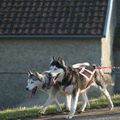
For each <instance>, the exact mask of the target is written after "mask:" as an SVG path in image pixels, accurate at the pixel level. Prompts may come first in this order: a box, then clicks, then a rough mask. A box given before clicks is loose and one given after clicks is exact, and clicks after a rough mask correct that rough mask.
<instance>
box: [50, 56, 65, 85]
mask: <svg viewBox="0 0 120 120" xmlns="http://www.w3.org/2000/svg"><path fill="white" fill-rule="evenodd" d="M65 69H66V65H65V62H64V60H63V59H62V58H60V57H58V59H55V58H54V57H52V59H51V62H50V67H49V71H50V73H51V75H52V76H53V78H54V79H53V82H54V83H55V82H56V81H59V82H62V80H63V77H64V74H65Z"/></svg>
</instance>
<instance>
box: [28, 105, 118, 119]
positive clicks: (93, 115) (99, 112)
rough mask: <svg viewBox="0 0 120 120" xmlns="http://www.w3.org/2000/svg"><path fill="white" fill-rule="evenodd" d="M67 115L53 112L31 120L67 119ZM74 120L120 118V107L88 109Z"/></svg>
mask: <svg viewBox="0 0 120 120" xmlns="http://www.w3.org/2000/svg"><path fill="white" fill-rule="evenodd" d="M65 116H66V114H57V115H55V114H52V115H44V116H40V117H38V118H35V119H29V120H65ZM72 120H120V107H115V108H114V110H112V111H109V110H108V109H107V108H105V109H94V110H87V111H85V112H84V113H81V114H77V115H75V117H74V118H73V119H72Z"/></svg>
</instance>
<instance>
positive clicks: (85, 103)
mask: <svg viewBox="0 0 120 120" xmlns="http://www.w3.org/2000/svg"><path fill="white" fill-rule="evenodd" d="M81 96H82V99H83V105H82V107H81V108H80V110H79V111H78V112H84V110H85V108H86V106H87V104H88V106H89V107H90V104H89V101H88V97H87V94H86V91H85V92H83V93H81Z"/></svg>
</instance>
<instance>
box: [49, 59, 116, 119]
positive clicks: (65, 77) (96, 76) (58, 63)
mask: <svg viewBox="0 0 120 120" xmlns="http://www.w3.org/2000/svg"><path fill="white" fill-rule="evenodd" d="M96 68H97V67H96V66H95V65H89V66H87V65H82V66H80V68H73V67H69V66H66V64H65V62H64V60H63V59H62V58H59V59H57V60H56V59H55V58H53V60H52V61H51V63H50V71H51V74H52V76H56V77H55V78H54V79H53V82H54V84H59V85H61V86H64V87H68V86H70V85H72V86H73V87H72V88H71V91H72V92H71V107H70V113H69V114H68V116H67V118H68V119H71V118H73V116H74V114H75V111H76V107H77V102H78V97H79V94H80V93H83V92H85V91H86V90H87V89H88V88H89V87H90V86H91V85H93V84H95V85H97V86H98V87H99V88H100V91H101V92H102V93H103V94H104V95H105V97H106V98H107V99H108V101H109V108H110V110H112V109H113V107H114V105H113V102H112V100H111V97H110V94H109V93H108V91H107V89H106V83H105V81H106V80H105V77H104V73H103V72H102V70H100V69H96ZM86 100H87V99H86V98H85V103H86V102H87V101H86ZM85 105H86V104H85ZM84 107H86V106H84Z"/></svg>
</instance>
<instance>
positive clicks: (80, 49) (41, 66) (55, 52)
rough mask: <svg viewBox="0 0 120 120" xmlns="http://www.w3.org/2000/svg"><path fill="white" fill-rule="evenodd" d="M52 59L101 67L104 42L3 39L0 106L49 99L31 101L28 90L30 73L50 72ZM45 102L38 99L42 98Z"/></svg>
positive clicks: (0, 65)
mask: <svg viewBox="0 0 120 120" xmlns="http://www.w3.org/2000/svg"><path fill="white" fill-rule="evenodd" d="M51 56H62V57H63V58H64V59H65V61H66V63H67V64H74V63H78V62H85V61H87V62H91V63H96V64H100V58H101V48H100V40H91V39H88V40H62V39H61V40H60V39H59V40H54V39H53V40H42V39H41V40H40V39H37V40H29V39H27V40H25V39H24V40H23V39H17V40H15V39H14V40H13V39H4V40H0V107H8V106H18V105H19V104H22V103H23V102H25V101H27V100H30V101H31V100H34V101H36V103H38V104H42V103H43V102H44V101H45V99H46V96H44V97H43V94H42V93H38V94H37V95H36V96H35V97H33V98H31V99H30V98H29V97H28V92H26V91H25V85H26V81H27V74H21V72H27V71H28V70H29V69H31V70H33V71H44V70H47V69H48V66H49V63H50V58H51ZM41 96H42V98H45V99H38V98H41Z"/></svg>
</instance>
